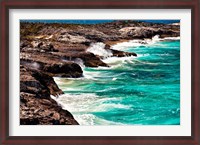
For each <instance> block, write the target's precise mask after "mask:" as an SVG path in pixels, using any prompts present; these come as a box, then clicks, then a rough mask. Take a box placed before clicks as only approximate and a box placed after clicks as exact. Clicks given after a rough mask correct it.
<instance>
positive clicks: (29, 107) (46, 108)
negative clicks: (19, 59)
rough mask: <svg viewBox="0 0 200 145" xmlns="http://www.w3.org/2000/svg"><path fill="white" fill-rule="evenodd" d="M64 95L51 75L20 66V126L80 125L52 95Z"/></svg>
mask: <svg viewBox="0 0 200 145" xmlns="http://www.w3.org/2000/svg"><path fill="white" fill-rule="evenodd" d="M61 94H63V92H62V90H60V89H59V88H58V86H57V85H56V83H55V82H54V80H53V78H52V77H50V76H49V75H47V74H45V73H43V72H41V71H38V70H35V69H30V68H27V67H25V66H22V65H21V66H20V124H21V125H30V124H31V125H37V124H41V125H42V124H48V125H49V124H55V125H59V124H78V123H77V121H76V120H75V119H74V118H73V116H72V114H71V113H70V112H68V111H66V110H63V109H62V108H61V106H59V105H58V104H57V102H55V101H54V100H53V99H51V97H50V95H53V96H58V95H61Z"/></svg>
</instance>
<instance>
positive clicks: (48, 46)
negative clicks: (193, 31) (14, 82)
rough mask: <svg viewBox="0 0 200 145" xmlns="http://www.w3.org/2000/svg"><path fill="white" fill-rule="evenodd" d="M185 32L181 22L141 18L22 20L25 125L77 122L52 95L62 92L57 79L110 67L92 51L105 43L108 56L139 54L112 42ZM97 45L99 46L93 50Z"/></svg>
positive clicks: (21, 96) (21, 88)
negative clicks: (69, 21) (82, 21)
mask: <svg viewBox="0 0 200 145" xmlns="http://www.w3.org/2000/svg"><path fill="white" fill-rule="evenodd" d="M155 35H159V37H160V38H164V37H178V36H180V25H169V24H155V23H147V22H138V21H127V20H126V21H125V20H123V21H114V22H109V23H102V24H91V25H89V24H87V25H86V24H58V23H29V22H21V23H20V124H21V125H51V124H52V125H78V124H79V123H78V122H77V121H76V120H75V119H74V117H73V115H72V114H71V113H70V112H69V111H67V110H63V109H62V107H61V106H59V104H57V102H56V101H55V100H53V99H52V98H51V95H52V96H55V97H58V96H59V95H61V94H63V91H62V90H60V89H59V87H58V86H57V84H56V83H55V81H54V79H53V77H66V78H79V77H83V70H82V68H81V64H83V65H84V66H86V67H98V66H102V67H109V65H108V64H106V63H104V62H103V61H102V58H103V57H104V56H101V55H98V54H94V53H92V51H90V48H91V47H92V45H94V44H96V43H101V44H102V48H101V49H102V51H105V52H109V54H110V55H109V56H107V57H112V56H115V57H125V56H137V54H136V53H128V52H123V51H118V50H113V49H112V48H111V46H112V45H114V44H116V43H120V42H124V41H129V40H134V39H142V40H143V39H152V37H154V36H155ZM93 49H95V48H93Z"/></svg>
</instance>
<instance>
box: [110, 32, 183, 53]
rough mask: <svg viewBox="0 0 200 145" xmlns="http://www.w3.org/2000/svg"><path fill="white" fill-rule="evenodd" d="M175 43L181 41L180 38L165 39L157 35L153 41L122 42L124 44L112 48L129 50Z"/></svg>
mask: <svg viewBox="0 0 200 145" xmlns="http://www.w3.org/2000/svg"><path fill="white" fill-rule="evenodd" d="M166 40H168V41H173V40H180V37H165V38H160V37H159V35H155V36H154V37H152V39H144V40H141V39H135V40H130V41H128V42H122V43H117V44H115V45H113V46H112V47H111V48H112V49H115V50H126V49H129V48H130V47H133V48H134V47H139V46H149V45H154V44H155V43H157V42H159V41H166Z"/></svg>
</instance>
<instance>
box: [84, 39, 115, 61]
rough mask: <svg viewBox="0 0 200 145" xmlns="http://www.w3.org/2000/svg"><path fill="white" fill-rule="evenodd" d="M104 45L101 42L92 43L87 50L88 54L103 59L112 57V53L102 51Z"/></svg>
mask: <svg viewBox="0 0 200 145" xmlns="http://www.w3.org/2000/svg"><path fill="white" fill-rule="evenodd" d="M104 47H105V44H104V43H102V42H98V43H93V44H91V46H90V47H89V48H88V49H87V51H88V52H91V53H93V54H95V55H99V56H102V57H104V58H107V57H110V56H112V55H113V54H112V52H111V51H110V50H106V49H104Z"/></svg>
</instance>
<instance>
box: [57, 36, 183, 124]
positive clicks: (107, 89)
mask: <svg viewBox="0 0 200 145" xmlns="http://www.w3.org/2000/svg"><path fill="white" fill-rule="evenodd" d="M123 50H125V51H128V52H136V53H137V54H138V57H127V58H108V59H106V60H104V61H105V62H107V63H108V64H110V65H111V67H110V68H104V67H99V68H84V78H79V79H60V78H59V79H58V78H57V80H56V82H57V83H58V85H59V87H60V88H61V89H62V90H64V92H65V95H63V96H62V97H61V98H60V99H59V101H60V102H62V103H61V104H62V105H64V106H63V107H64V108H66V109H67V110H69V111H70V112H72V114H73V115H74V116H75V118H76V119H77V120H78V122H79V123H80V124H82V125H111V124H121V125H177V124H180V41H179V40H174V41H160V42H156V43H154V44H151V45H143V46H135V47H134V46H129V47H125V48H123Z"/></svg>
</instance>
